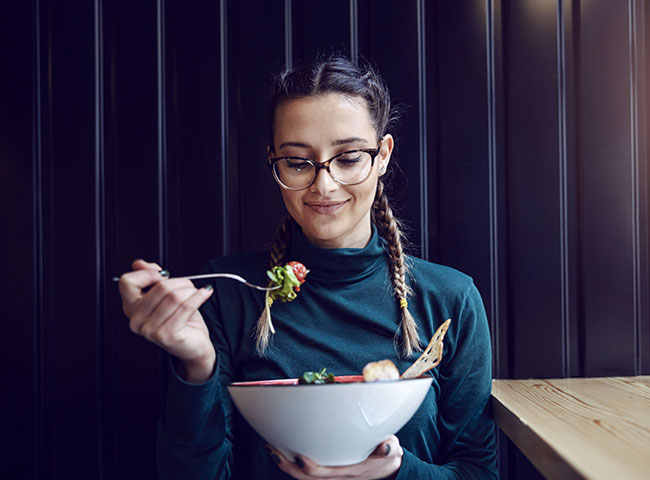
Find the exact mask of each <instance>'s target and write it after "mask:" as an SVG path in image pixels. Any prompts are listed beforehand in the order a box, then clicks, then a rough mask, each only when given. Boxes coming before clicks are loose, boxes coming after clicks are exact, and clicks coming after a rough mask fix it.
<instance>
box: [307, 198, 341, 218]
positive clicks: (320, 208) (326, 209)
mask: <svg viewBox="0 0 650 480" xmlns="http://www.w3.org/2000/svg"><path fill="white" fill-rule="evenodd" d="M346 203H347V200H345V201H343V202H305V205H306V206H307V207H309V208H310V209H311V210H313V211H314V212H316V213H320V214H321V215H332V214H333V213H335V212H336V211H337V210H338V209H339V208H341V207H342V206H343V205H345V204H346Z"/></svg>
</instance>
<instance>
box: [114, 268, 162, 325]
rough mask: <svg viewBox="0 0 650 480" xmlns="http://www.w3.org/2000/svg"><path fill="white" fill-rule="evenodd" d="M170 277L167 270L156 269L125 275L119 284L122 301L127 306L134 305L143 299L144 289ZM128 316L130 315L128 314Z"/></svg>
mask: <svg viewBox="0 0 650 480" xmlns="http://www.w3.org/2000/svg"><path fill="white" fill-rule="evenodd" d="M136 261H137V260H136ZM134 263H135V262H134ZM168 277H169V272H167V271H166V270H162V271H161V270H156V269H139V270H135V271H133V272H129V273H125V274H124V275H122V276H121V277H120V282H119V284H118V286H119V289H120V295H122V300H123V301H124V303H125V304H126V305H131V304H133V303H135V302H137V301H138V300H139V299H140V298H141V297H142V295H143V293H142V289H144V288H147V287H149V286H151V285H153V284H154V283H157V282H160V281H161V280H165V279H166V278H168ZM127 315H129V313H128V312H127Z"/></svg>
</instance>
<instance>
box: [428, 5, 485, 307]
mask: <svg viewBox="0 0 650 480" xmlns="http://www.w3.org/2000/svg"><path fill="white" fill-rule="evenodd" d="M437 13H438V18H437V23H436V27H437V35H436V36H435V37H431V38H430V40H429V45H430V46H431V47H436V46H437V49H438V59H437V60H438V92H437V96H436V100H437V102H438V103H437V117H438V140H437V144H435V145H432V151H434V152H436V155H437V157H438V170H437V171H434V172H431V183H432V184H433V186H434V187H435V188H434V190H435V191H437V192H438V198H439V206H438V208H439V210H438V215H439V218H440V225H439V230H438V231H439V233H438V234H439V244H440V247H439V254H438V258H437V259H436V261H438V262H440V263H442V264H444V265H450V266H452V267H454V268H457V269H459V270H461V271H463V272H467V273H468V274H470V275H471V276H472V277H473V278H474V281H475V283H476V285H477V287H478V288H479V290H480V291H481V294H482V296H483V300H484V302H485V305H486V309H487V311H490V310H491V303H490V302H491V288H492V285H491V278H490V208H491V207H492V205H491V204H490V189H489V185H490V177H489V135H490V132H489V126H488V109H487V106H486V105H487V102H488V94H489V93H488V83H487V77H486V72H487V67H486V61H487V51H488V45H487V43H486V42H487V34H486V25H487V18H486V15H487V12H486V8H485V5H484V4H483V3H481V2H471V4H468V8H465V9H457V8H454V6H453V5H451V4H448V3H445V2H441V3H440V4H439V5H438V12H437ZM464 25H471V28H470V29H469V31H468V32H465V31H463V26H464ZM469 32H471V34H468V33H469ZM458 58H463V62H459V61H458ZM477 111H480V112H481V114H480V115H478V114H476V113H475V112H477ZM469 238H472V239H473V241H472V242H468V241H467V239H469Z"/></svg>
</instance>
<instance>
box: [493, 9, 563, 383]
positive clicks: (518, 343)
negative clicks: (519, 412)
mask: <svg viewBox="0 0 650 480" xmlns="http://www.w3.org/2000/svg"><path fill="white" fill-rule="evenodd" d="M556 5H557V2H554V1H551V0H549V1H543V2H541V1H523V2H510V3H508V4H507V6H506V7H505V8H504V12H503V16H504V39H505V42H504V62H505V72H506V77H505V82H506V85H507V94H506V113H505V115H506V118H507V120H506V130H507V132H508V135H507V139H506V146H505V148H506V161H507V165H508V167H507V168H508V189H507V192H505V194H506V195H507V197H508V205H509V208H508V232H509V244H510V249H509V251H508V264H509V271H508V278H509V289H508V291H509V299H510V302H509V314H510V315H511V318H513V319H515V324H514V325H513V334H514V335H513V340H514V349H513V352H512V355H513V358H512V359H511V364H512V365H513V372H512V375H514V376H515V377H522V376H523V377H526V376H530V375H532V376H535V377H558V376H562V372H563V368H562V323H561V322H562V302H561V298H562V297H561V295H562V292H561V286H562V284H561V264H560V262H561V258H560V255H561V252H560V248H561V236H560V208H561V205H560V202H561V196H560V193H561V191H560V174H561V170H560V165H559V161H558V152H559V150H560V143H559V138H558V128H557V123H558V68H557V66H558V61H557V53H558V48H557V35H556V31H557V21H556V19H557V11H556ZM532 278H534V279H535V280H534V281H531V279H532ZM540 284H543V285H545V288H544V290H543V291H540V289H539V285H540ZM540 336H543V337H545V338H548V339H549V342H544V343H542V342H539V338H540Z"/></svg>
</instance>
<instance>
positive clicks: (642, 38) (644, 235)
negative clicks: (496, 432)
mask: <svg viewBox="0 0 650 480" xmlns="http://www.w3.org/2000/svg"><path fill="white" fill-rule="evenodd" d="M637 11H638V13H637V36H638V37H637V38H638V45H639V49H638V50H637V59H638V62H639V63H638V65H639V78H638V81H637V83H638V85H639V86H640V89H639V90H640V91H639V97H638V101H639V106H640V109H641V110H640V114H639V132H640V134H639V136H640V138H639V159H640V164H639V179H640V183H641V201H640V211H639V216H640V219H641V221H640V230H641V279H642V281H641V296H642V302H641V328H640V337H641V338H640V339H639V343H640V348H641V352H640V355H641V374H644V375H647V374H650V191H649V190H650V87H649V86H648V82H649V81H650V62H648V61H647V59H648V55H650V6H649V5H648V4H647V3H646V2H641V1H639V2H637Z"/></svg>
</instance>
